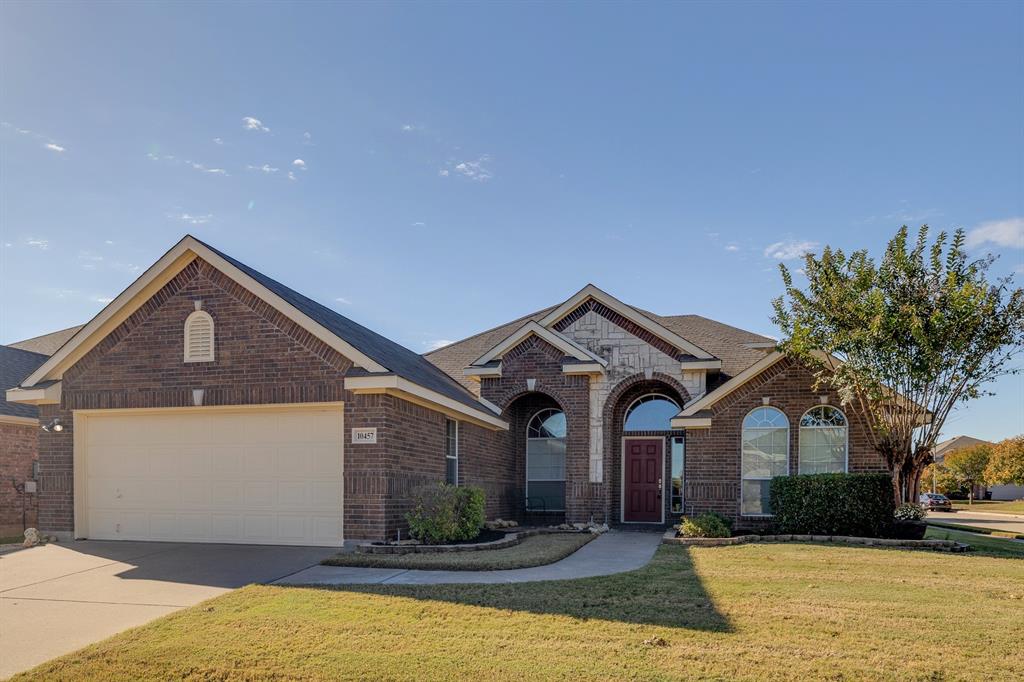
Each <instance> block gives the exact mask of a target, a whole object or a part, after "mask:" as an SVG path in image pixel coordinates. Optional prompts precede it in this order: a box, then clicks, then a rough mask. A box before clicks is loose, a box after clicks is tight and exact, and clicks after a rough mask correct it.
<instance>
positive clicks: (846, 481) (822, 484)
mask: <svg viewBox="0 0 1024 682" xmlns="http://www.w3.org/2000/svg"><path fill="white" fill-rule="evenodd" d="M771 505H772V511H773V513H774V515H775V518H774V523H775V526H776V527H777V528H778V529H779V532H781V533H784V534H789V533H792V534H798V535H852V536H856V537H867V538H880V537H887V536H891V535H892V531H893V508H894V507H895V506H896V505H895V504H894V502H893V494H892V479H891V478H890V477H889V474H804V475H800V476H778V477H776V478H773V479H772V482H771Z"/></svg>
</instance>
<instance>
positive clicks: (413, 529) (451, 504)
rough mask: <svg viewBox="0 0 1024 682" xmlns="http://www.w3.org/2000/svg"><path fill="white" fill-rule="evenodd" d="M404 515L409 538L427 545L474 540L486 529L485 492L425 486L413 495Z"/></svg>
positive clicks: (441, 485) (461, 488)
mask: <svg viewBox="0 0 1024 682" xmlns="http://www.w3.org/2000/svg"><path fill="white" fill-rule="evenodd" d="M412 503H413V507H412V510H411V511H410V512H409V513H408V514H406V515H405V519H406V521H408V522H409V534H410V535H412V537H414V538H416V539H417V540H420V541H421V542H423V543H425V544H428V545H443V544H445V543H449V542H461V541H465V540H472V539H473V538H475V537H476V536H477V535H479V534H480V529H481V528H483V526H484V491H483V490H482V489H480V488H474V487H472V486H454V485H449V484H447V483H438V484H436V485H429V486H424V487H422V488H419V489H418V490H416V491H415V492H414V493H413V495H412Z"/></svg>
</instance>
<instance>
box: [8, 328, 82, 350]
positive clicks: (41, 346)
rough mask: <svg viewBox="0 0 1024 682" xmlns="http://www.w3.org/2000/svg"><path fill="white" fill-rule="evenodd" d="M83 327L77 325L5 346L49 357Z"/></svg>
mask: <svg viewBox="0 0 1024 682" xmlns="http://www.w3.org/2000/svg"><path fill="white" fill-rule="evenodd" d="M83 326H84V325H81V324H80V325H78V326H75V327H68V328H67V329H61V330H60V331H57V332H50V333H49V334H43V335H42V336H33V337H32V338H31V339H25V340H24V341H16V342H15V343H9V344H7V345H8V346H9V347H11V348H18V349H19V350H30V351H32V352H33V353H42V354H43V355H46V356H50V355H53V354H54V353H56V352H57V350H58V349H60V347H61V346H63V345H64V344H65V343H67V342H68V341H70V340H71V337H72V336H74V335H75V334H77V333H78V330H79V329H81V328H82V327H83Z"/></svg>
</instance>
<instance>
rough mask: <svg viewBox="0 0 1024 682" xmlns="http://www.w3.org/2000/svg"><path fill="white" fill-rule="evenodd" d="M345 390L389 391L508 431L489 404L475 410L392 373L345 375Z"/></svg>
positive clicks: (354, 391)
mask: <svg viewBox="0 0 1024 682" xmlns="http://www.w3.org/2000/svg"><path fill="white" fill-rule="evenodd" d="M345 390H347V391H352V392H353V393H391V394H394V395H397V396H398V397H400V398H404V399H406V400H409V401H410V402H414V403H418V404H422V403H424V402H427V403H430V404H429V405H427V406H428V407H431V406H433V409H438V408H439V407H440V408H442V409H440V410H439V411H440V412H441V413H442V414H449V415H451V414H453V413H454V414H455V415H456V417H457V418H462V419H465V420H467V421H472V422H475V423H477V424H479V425H481V426H485V427H486V428H489V429H492V430H508V428H509V424H508V422H507V421H505V420H503V419H500V418H498V417H497V416H496V415H494V414H492V411H493V410H492V409H491V407H490V405H489V404H484V403H481V404H480V407H481V409H480V410H475V409H473V408H472V407H470V406H469V405H465V404H463V403H460V402H459V401H457V400H454V399H452V398H449V397H447V396H443V395H441V394H440V393H437V392H436V391H431V390H430V389H427V388H423V387H422V386H420V385H419V384H414V383H413V382H411V381H409V380H408V379H403V378H402V377H400V376H398V375H396V374H387V375H382V376H361V377H345Z"/></svg>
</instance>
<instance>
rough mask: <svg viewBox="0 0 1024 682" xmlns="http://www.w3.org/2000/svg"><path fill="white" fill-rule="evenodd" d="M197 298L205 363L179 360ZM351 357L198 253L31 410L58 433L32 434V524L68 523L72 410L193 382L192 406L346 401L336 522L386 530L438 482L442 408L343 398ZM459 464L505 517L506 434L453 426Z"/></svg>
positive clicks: (168, 395)
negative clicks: (57, 423) (199, 400)
mask: <svg viewBox="0 0 1024 682" xmlns="http://www.w3.org/2000/svg"><path fill="white" fill-rule="evenodd" d="M197 300H201V301H202V308H203V310H205V311H207V312H208V313H209V314H210V315H211V316H212V317H213V319H214V324H215V337H216V353H215V360H214V361H213V362H210V363H185V362H183V352H184V351H183V330H184V321H185V318H186V317H187V316H188V315H189V313H191V312H192V311H193V310H194V301H197ZM351 367H352V362H351V361H350V360H349V359H348V358H346V357H344V356H343V355H341V354H339V353H337V352H336V351H335V350H334V349H332V348H330V347H329V346H327V345H326V344H324V343H323V342H322V341H320V340H319V339H317V338H316V337H314V336H312V335H311V334H310V333H309V332H307V331H306V330H304V329H302V328H301V327H299V326H298V325H297V324H295V323H294V322H293V321H292V320H290V319H289V318H287V317H286V316H284V315H283V314H281V313H279V312H278V311H277V310H276V309H275V308H273V307H271V306H270V305H268V304H267V303H265V302H264V301H262V300H261V299H259V298H257V297H256V296H255V295H253V294H252V293H251V292H249V291H248V290H247V289H245V288H243V287H241V286H239V285H238V284H236V283H235V282H234V281H233V280H231V279H229V278H228V277H226V276H225V275H223V274H222V273H220V272H219V271H218V270H216V269H215V268H213V267H212V266H211V265H209V264H208V263H205V262H204V261H202V260H201V259H197V260H195V261H193V262H192V263H191V264H189V265H188V266H187V267H186V268H185V269H183V270H182V271H181V272H180V273H179V274H178V275H176V276H175V277H174V278H173V279H172V280H171V281H170V282H168V283H167V284H166V285H165V286H164V287H163V288H161V289H160V291H158V292H157V293H156V294H155V295H154V296H153V297H152V298H151V299H150V300H149V301H148V302H147V303H145V304H144V305H143V306H142V307H141V308H139V310H137V311H136V312H134V313H133V314H132V315H131V316H130V317H129V318H128V319H127V320H126V321H125V322H123V323H122V324H121V325H119V326H118V327H117V328H116V329H115V330H113V331H112V332H111V333H110V334H109V335H108V336H107V337H106V338H105V339H104V340H103V341H102V342H100V343H99V344H98V345H97V346H96V347H95V348H93V349H91V350H90V351H89V352H88V353H87V354H86V355H85V356H84V357H83V358H82V359H81V360H79V361H78V362H77V363H76V364H75V365H74V366H73V367H71V368H69V369H68V371H67V372H65V374H64V377H63V384H62V404H61V405H59V406H57V405H46V406H43V407H42V408H41V418H42V419H47V420H49V419H52V418H54V417H60V418H61V420H62V423H63V425H64V430H63V431H61V432H60V433H45V434H42V436H41V438H40V446H39V460H40V469H41V476H40V516H39V524H40V526H41V527H42V528H44V529H46V530H48V531H57V532H65V533H67V532H70V531H72V530H73V529H74V486H73V481H74V476H73V456H74V453H73V432H74V419H73V411H74V410H78V409H111V408H150V407H183V406H191V405H192V390H193V389H197V388H201V389H204V399H203V403H204V405H207V406H212V405H267V404H283V403H303V402H311V403H316V402H337V401H344V403H345V408H344V412H345V432H346V433H345V444H344V457H345V462H344V479H345V481H344V485H345V496H344V505H345V509H344V524H345V536H346V537H347V538H353V539H359V538H370V539H381V538H384V537H393V536H394V534H395V532H396V531H397V530H398V529H399V528H402V527H404V525H405V521H404V518H403V516H404V513H405V511H406V510H407V508H408V502H407V500H408V497H409V491H410V490H412V488H414V487H415V486H417V485H419V484H422V483H425V482H431V481H439V480H444V466H445V457H444V440H443V435H444V416H443V415H442V414H440V413H438V412H436V411H433V410H430V409H428V408H425V407H421V406H419V405H414V404H412V403H409V402H407V401H405V400H402V399H400V398H398V397H395V396H390V395H384V394H371V395H364V394H353V393H351V392H349V391H346V390H344V387H343V381H344V377H345V374H346V372H348V371H349V369H350V368H351ZM363 426H373V427H377V429H378V442H377V443H376V444H375V445H366V444H359V445H353V444H352V443H351V429H352V428H357V427H363ZM459 435H460V455H461V456H460V468H461V470H462V473H461V476H462V478H463V480H464V481H465V482H466V483H472V484H474V485H480V486H481V487H483V488H484V489H485V490H486V491H487V492H488V513H489V514H493V515H495V516H496V515H506V516H507V515H511V514H512V513H514V505H513V504H512V497H511V495H514V493H513V492H512V491H513V489H514V486H515V481H514V480H513V479H512V478H511V473H510V472H511V471H512V470H513V469H514V464H511V465H510V464H508V462H509V458H508V457H507V451H508V450H509V449H510V448H509V446H508V444H507V441H508V436H507V435H506V434H504V433H501V434H492V433H491V432H490V431H488V430H486V429H483V428H481V427H477V426H475V425H472V424H469V423H466V422H463V423H461V424H460V434H459Z"/></svg>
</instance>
